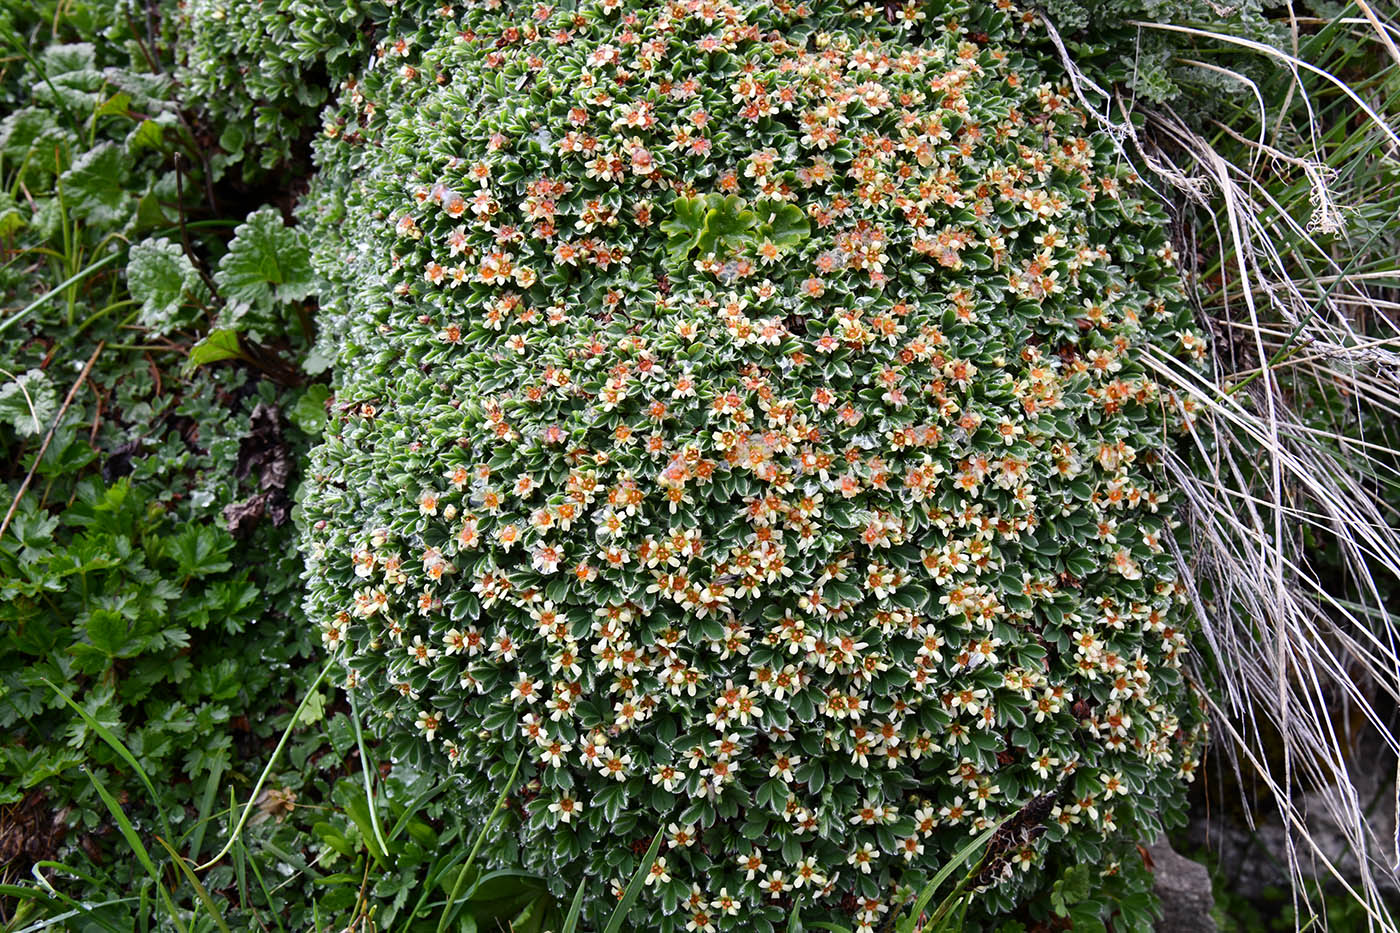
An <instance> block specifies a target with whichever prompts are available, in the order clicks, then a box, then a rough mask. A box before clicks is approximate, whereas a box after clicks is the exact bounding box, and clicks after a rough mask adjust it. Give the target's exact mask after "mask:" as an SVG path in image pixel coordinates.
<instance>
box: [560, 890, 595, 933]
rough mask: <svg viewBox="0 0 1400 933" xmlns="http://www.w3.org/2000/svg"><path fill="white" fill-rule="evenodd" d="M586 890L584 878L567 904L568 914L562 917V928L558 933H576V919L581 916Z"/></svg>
mask: <svg viewBox="0 0 1400 933" xmlns="http://www.w3.org/2000/svg"><path fill="white" fill-rule="evenodd" d="M586 890H588V879H587V878H585V879H583V880H582V881H580V882H579V883H578V890H577V891H575V892H574V899H573V900H572V901H570V902H569V913H568V915H566V916H565V917H564V926H563V927H561V928H560V930H559V933H578V919H579V917H580V916H581V915H582V914H583V892H584V891H586Z"/></svg>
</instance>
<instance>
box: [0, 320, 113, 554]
mask: <svg viewBox="0 0 1400 933" xmlns="http://www.w3.org/2000/svg"><path fill="white" fill-rule="evenodd" d="M106 345H107V342H106V341H105V340H104V341H100V342H98V344H97V349H96V350H93V351H92V356H90V357H88V361H87V365H86V366H84V367H83V371H82V372H80V373H79V374H78V379H77V381H76V382H74V383H73V387H72V388H70V389H69V390H68V395H67V396H66V397H65V398H64V399H63V404H62V405H60V406H59V409H58V414H56V415H54V419H53V424H51V425H49V432H48V433H47V434H45V435H44V442H43V443H42V444H40V445H39V453H38V455H37V456H35V457H34V463H33V465H31V466H30V467H29V472H28V473H27V474H26V475H25V477H24V482H22V483H20V484H19V492H17V493H15V497H14V499H12V500H11V501H10V510H9V511H8V512H6V513H5V520H4V521H3V522H0V538H3V537H4V536H5V529H7V528H9V527H10V520H11V519H12V518H14V517H15V512H16V510H18V509H19V500H20V499H22V498H24V493H25V491H26V490H28V489H29V484H30V483H31V482H33V480H34V472H35V471H36V470H38V469H39V461H40V460H43V459H44V454H45V453H46V452H48V449H49V444H50V443H51V442H52V441H53V436H54V432H55V431H57V430H58V425H59V422H61V421H62V420H63V416H64V415H65V414H67V412H68V406H69V405H71V404H73V398H74V396H76V395H77V394H78V390H79V389H81V388H82V387H83V382H84V381H85V380H86V379H87V374H88V373H90V372H92V364H93V363H96V362H97V357H98V354H100V353H101V352H102V349H103V348H104V347H105V346H106Z"/></svg>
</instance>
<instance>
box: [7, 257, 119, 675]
mask: <svg viewBox="0 0 1400 933" xmlns="http://www.w3.org/2000/svg"><path fill="white" fill-rule="evenodd" d="M121 255H122V254H121V253H112V254H111V255H110V256H108V257H107V258H106V259H102V260H99V261H98V262H95V263H93V264H92V265H90V266H88V267H87V268H86V269H83V270H82V271H81V272H79V273H77V274H76V275H73V276H70V277H69V278H67V279H64V280H63V281H62V282H59V283H58V284H57V285H55V286H54V287H53V288H51V289H49V290H48V291H46V292H44V293H43V294H42V295H40V296H39V297H38V298H35V299H34V300H33V301H31V302H30V303H29V304H27V305H25V306H24V307H23V308H21V309H20V310H18V311H16V312H15V313H14V314H12V315H10V316H9V317H7V318H5V319H4V320H3V321H0V334H3V333H4V332H5V331H6V330H7V329H9V327H10V325H11V324H18V323H19V322H20V321H22V320H24V319H25V318H26V317H28V316H29V315H30V314H31V313H33V312H34V311H35V310H37V309H38V308H40V307H42V306H43V305H44V304H45V303H46V302H47V301H48V300H49V299H51V298H53V297H54V296H55V295H59V294H61V293H62V292H63V290H64V289H65V288H67V287H68V286H70V285H75V284H77V283H78V282H81V281H82V280H83V279H85V278H87V277H88V276H90V275H92V274H93V273H95V272H98V271H100V270H101V269H103V268H104V267H106V266H109V265H111V264H112V263H114V262H116V261H117V260H118V259H120V258H121ZM50 686H52V685H50Z"/></svg>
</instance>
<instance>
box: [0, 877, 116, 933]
mask: <svg viewBox="0 0 1400 933" xmlns="http://www.w3.org/2000/svg"><path fill="white" fill-rule="evenodd" d="M14 887H15V886H14V885H8V884H7V885H0V894H3V895H5V896H6V897H17V896H18V895H15V894H12V893H10V892H7V891H5V890H4V889H5V888H14ZM17 890H19V891H26V892H29V893H33V892H32V891H31V890H30V889H29V888H18V889H17ZM134 900H136V898H134V897H119V898H116V899H114V900H110V901H103V902H102V903H100V904H90V905H84V906H80V907H78V908H75V909H73V910H69V911H66V912H64V913H61V914H55V915H54V916H52V917H46V918H45V919H43V920H40V921H39V922H37V923H32V924H30V925H29V926H27V927H23V928H21V929H18V930H15V931H14V933H39V931H40V930H50V929H53V928H54V927H58V926H61V925H62V924H63V923H64V921H67V920H72V919H73V918H74V917H86V918H88V919H90V920H96V919H97V918H96V917H95V916H94V912H95V911H98V910H101V909H102V908H104V907H115V906H116V905H118V904H130V903H131V902H132V901H134ZM98 922H102V921H98ZM104 925H106V924H105V923H104ZM64 929H67V928H66V927H64ZM107 929H109V930H114V929H117V928H116V927H112V926H107Z"/></svg>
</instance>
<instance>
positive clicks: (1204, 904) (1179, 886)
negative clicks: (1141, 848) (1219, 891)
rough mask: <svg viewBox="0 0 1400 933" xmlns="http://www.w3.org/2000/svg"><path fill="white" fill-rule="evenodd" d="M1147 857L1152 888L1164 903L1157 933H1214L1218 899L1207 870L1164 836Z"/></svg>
mask: <svg viewBox="0 0 1400 933" xmlns="http://www.w3.org/2000/svg"><path fill="white" fill-rule="evenodd" d="M1147 854H1148V855H1149V856H1151V858H1152V888H1153V891H1154V892H1155V893H1156V894H1157V897H1158V898H1160V899H1161V901H1162V919H1161V920H1159V921H1157V933H1215V918H1214V917H1212V916H1211V915H1210V911H1211V908H1212V907H1214V906H1215V896H1214V895H1213V894H1212V893H1211V889H1210V872H1209V871H1208V870H1207V869H1206V867H1205V866H1204V865H1202V864H1200V863H1199V862H1193V861H1191V860H1190V859H1189V858H1186V857H1185V856H1183V855H1181V854H1179V853H1178V852H1177V851H1176V850H1175V849H1173V848H1172V847H1171V843H1169V842H1167V838H1166V837H1165V836H1162V837H1161V838H1159V839H1158V840H1157V841H1156V842H1154V843H1152V845H1150V846H1148V847H1147Z"/></svg>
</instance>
